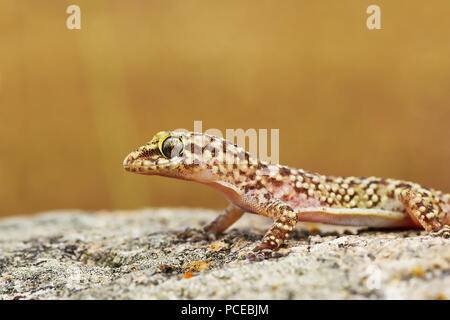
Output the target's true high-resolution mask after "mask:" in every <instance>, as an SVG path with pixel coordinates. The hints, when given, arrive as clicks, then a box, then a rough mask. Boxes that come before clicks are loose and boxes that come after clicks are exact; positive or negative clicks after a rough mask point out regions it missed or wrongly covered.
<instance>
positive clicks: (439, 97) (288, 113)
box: [0, 0, 450, 216]
mask: <svg viewBox="0 0 450 320" xmlns="http://www.w3.org/2000/svg"><path fill="white" fill-rule="evenodd" d="M71 4H76V5H78V6H80V8H81V30H69V29H67V28H66V19H67V17H68V16H69V14H67V13H66V8H67V7H68V6H69V5H71ZM371 4H377V5H379V6H380V8H381V26H382V30H368V28H367V27H366V19H367V17H368V14H366V8H367V7H368V6H369V5H371ZM449 9H450V2H449V1H448V0H430V1H426V2H425V1H423V0H421V1H418V0H414V1H413V0H410V1H399V0H393V1H381V0H371V1H364V0H344V1H334V0H319V1H301V0H295V1H289V0H283V1H275V0H271V1H268V0H254V1H248V0H239V1H195V0H190V1H186V0H178V1H170V0H165V1H162V0H159V1H118V0H76V1H75V0H73V1H52V0H40V1H32V0H21V1H16V0H1V1H0V201H1V205H0V216H7V215H15V214H28V213H35V212H39V211H43V210H51V209H61V208H79V209H85V210H99V209H133V208H140V207H144V206H195V207H210V208H221V207H224V206H225V205H226V201H225V200H224V199H223V197H222V196H221V195H220V194H219V193H217V192H216V191H214V190H212V189H209V188H208V187H206V186H203V185H199V184H193V183H189V182H185V181H177V180H172V179H167V178H162V177H148V176H139V175H133V174H130V173H127V172H125V171H124V170H123V169H122V161H123V158H124V157H125V156H126V155H127V154H128V153H129V152H130V151H131V150H133V149H134V148H136V147H137V146H139V145H142V144H144V143H146V142H147V141H148V140H149V139H151V138H152V136H153V135H154V134H155V133H156V132H157V131H160V130H170V129H176V128H186V129H189V130H193V123H194V120H202V121H203V129H204V130H206V129H208V128H217V129H220V130H223V132H225V129H226V128H232V129H234V128H243V129H248V128H255V129H259V128H263V129H269V131H270V129H272V128H275V129H280V161H281V163H283V164H286V165H291V166H295V167H298V168H304V169H306V170H310V171H315V172H320V173H324V174H331V175H356V176H360V175H361V176H371V175H375V176H384V177H395V178H400V179H406V180H410V181H416V182H419V183H421V184H424V185H426V186H431V187H434V188H438V189H441V190H444V191H447V192H450V19H449V17H450V16H449V14H450V10H449Z"/></svg>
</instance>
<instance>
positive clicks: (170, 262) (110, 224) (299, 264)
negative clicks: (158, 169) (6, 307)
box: [0, 208, 450, 299]
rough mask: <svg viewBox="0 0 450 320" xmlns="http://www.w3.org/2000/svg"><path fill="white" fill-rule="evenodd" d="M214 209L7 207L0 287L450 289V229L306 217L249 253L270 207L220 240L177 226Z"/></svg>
mask: <svg viewBox="0 0 450 320" xmlns="http://www.w3.org/2000/svg"><path fill="white" fill-rule="evenodd" d="M217 214H218V212H216V211H212V210H205V209H172V208H165V209H145V210H136V211H115V212H96V213H86V212H81V211H58V212H56V211H55V212H50V213H44V214H39V215H35V216H27V217H15V218H6V219H2V220H0V299H367V298H369V299H445V298H448V297H450V240H449V239H445V238H443V237H437V236H433V235H427V234H426V233H425V232H424V231H417V230H416V231H398V230H397V231H382V230H378V231H364V230H359V231H358V230H357V229H351V230H350V229H346V228H336V227H330V226H319V229H320V231H317V228H316V227H313V228H311V225H306V224H305V225H302V226H303V228H302V226H299V227H297V229H296V230H295V231H294V232H293V235H292V237H291V238H290V240H289V241H288V244H289V248H288V249H285V250H284V251H285V252H287V253H288V254H287V255H286V256H283V257H280V258H278V259H273V260H267V261H263V262H249V261H247V260H246V259H245V257H246V254H247V253H248V252H249V251H250V250H251V248H253V246H254V245H255V244H256V243H257V241H259V240H260V239H261V237H262V235H263V234H264V233H265V231H266V228H267V227H268V226H269V225H270V220H268V219H265V218H263V217H260V216H253V215H250V214H247V215H245V216H244V218H243V219H241V220H240V221H239V222H238V223H236V225H235V226H234V228H233V229H231V230H229V231H227V232H226V233H225V234H224V235H223V236H221V237H219V238H218V239H217V240H215V241H205V240H201V241H196V242H189V241H186V240H180V239H178V238H177V237H176V234H177V233H179V232H180V231H183V230H184V229H185V228H186V227H192V228H198V227H200V226H201V225H203V224H204V223H206V222H208V221H211V220H212V219H214V217H215V215H217ZM305 226H306V228H305ZM308 227H309V230H311V233H310V232H309V231H308ZM344 230H349V231H345V232H343V231H344Z"/></svg>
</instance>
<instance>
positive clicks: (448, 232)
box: [430, 226, 450, 239]
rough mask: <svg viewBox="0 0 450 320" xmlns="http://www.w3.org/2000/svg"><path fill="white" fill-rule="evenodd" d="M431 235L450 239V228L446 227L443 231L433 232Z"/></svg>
mask: <svg viewBox="0 0 450 320" xmlns="http://www.w3.org/2000/svg"><path fill="white" fill-rule="evenodd" d="M430 235H431V236H433V237H441V238H444V239H450V226H444V227H443V228H442V229H441V230H438V231H435V232H431V233H430Z"/></svg>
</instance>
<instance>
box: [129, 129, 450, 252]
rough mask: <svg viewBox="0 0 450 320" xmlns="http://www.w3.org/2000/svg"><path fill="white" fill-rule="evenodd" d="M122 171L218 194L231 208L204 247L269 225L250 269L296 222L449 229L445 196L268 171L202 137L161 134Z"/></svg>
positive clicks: (382, 183) (207, 230) (396, 183)
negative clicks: (232, 230)
mask: <svg viewBox="0 0 450 320" xmlns="http://www.w3.org/2000/svg"><path fill="white" fill-rule="evenodd" d="M123 166H124V169H125V170H127V171H129V172H132V173H137V174H144V175H159V176H165V177H170V178H176V179H182V180H188V181H195V182H198V183H202V184H205V185H208V186H211V187H213V188H214V189H216V190H218V191H220V192H221V193H222V194H223V195H224V196H225V198H226V199H227V200H228V201H229V205H228V207H227V208H226V209H225V211H224V213H223V214H221V215H219V216H218V217H217V218H216V219H215V220H214V221H212V222H211V223H209V224H207V225H206V226H204V227H203V229H202V230H200V232H201V233H202V234H204V235H209V236H210V237H209V239H212V238H214V237H215V236H218V235H220V234H221V233H223V232H224V231H225V230H226V229H227V228H229V227H230V226H231V225H232V224H233V223H234V222H236V221H237V220H238V219H239V218H241V217H242V215H243V214H244V213H245V212H248V213H254V214H258V215H262V216H265V217H268V218H270V219H272V220H273V224H272V226H271V227H270V228H269V230H268V231H267V232H266V234H265V235H264V236H263V238H262V241H261V242H260V243H259V244H258V245H257V246H255V248H254V249H253V250H251V251H250V253H249V254H248V259H249V260H253V261H261V260H264V259H266V258H270V257H273V256H274V253H275V252H276V251H277V250H279V249H280V247H282V246H283V245H284V242H285V240H286V239H287V238H288V237H289V234H290V233H291V231H292V230H293V229H294V228H295V226H296V223H297V222H299V221H300V222H316V223H325V224H335V225H345V226H363V227H372V228H415V229H425V230H426V231H428V232H431V231H439V230H442V229H443V228H448V226H449V225H450V194H448V193H443V192H442V191H439V190H435V189H431V188H428V187H424V186H421V185H419V184H417V183H414V182H408V181H402V180H396V179H390V178H378V177H353V176H350V177H340V176H328V175H322V174H319V173H313V172H309V171H306V170H302V169H296V168H292V167H288V166H284V165H279V164H273V163H268V162H266V161H262V160H259V159H258V158H256V157H254V156H253V155H251V154H250V153H249V152H247V151H246V150H245V149H244V148H242V147H239V146H237V145H236V144H234V143H232V142H230V141H228V140H225V139H223V138H220V137H217V136H212V135H208V134H204V133H198V132H181V131H180V132H178V131H161V132H158V133H157V134H156V135H155V136H154V137H153V138H152V139H151V141H149V142H148V143H146V144H145V145H143V146H141V147H139V148H137V149H135V150H134V151H133V152H131V153H130V154H129V155H128V156H127V157H126V158H125V160H124V161H123Z"/></svg>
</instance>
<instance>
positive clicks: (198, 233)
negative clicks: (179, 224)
mask: <svg viewBox="0 0 450 320" xmlns="http://www.w3.org/2000/svg"><path fill="white" fill-rule="evenodd" d="M177 239H183V240H188V241H194V242H195V241H202V240H211V241H213V240H216V239H217V237H216V235H215V234H214V233H212V232H206V231H205V230H203V229H194V228H186V230H184V231H182V232H180V233H178V234H177Z"/></svg>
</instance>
